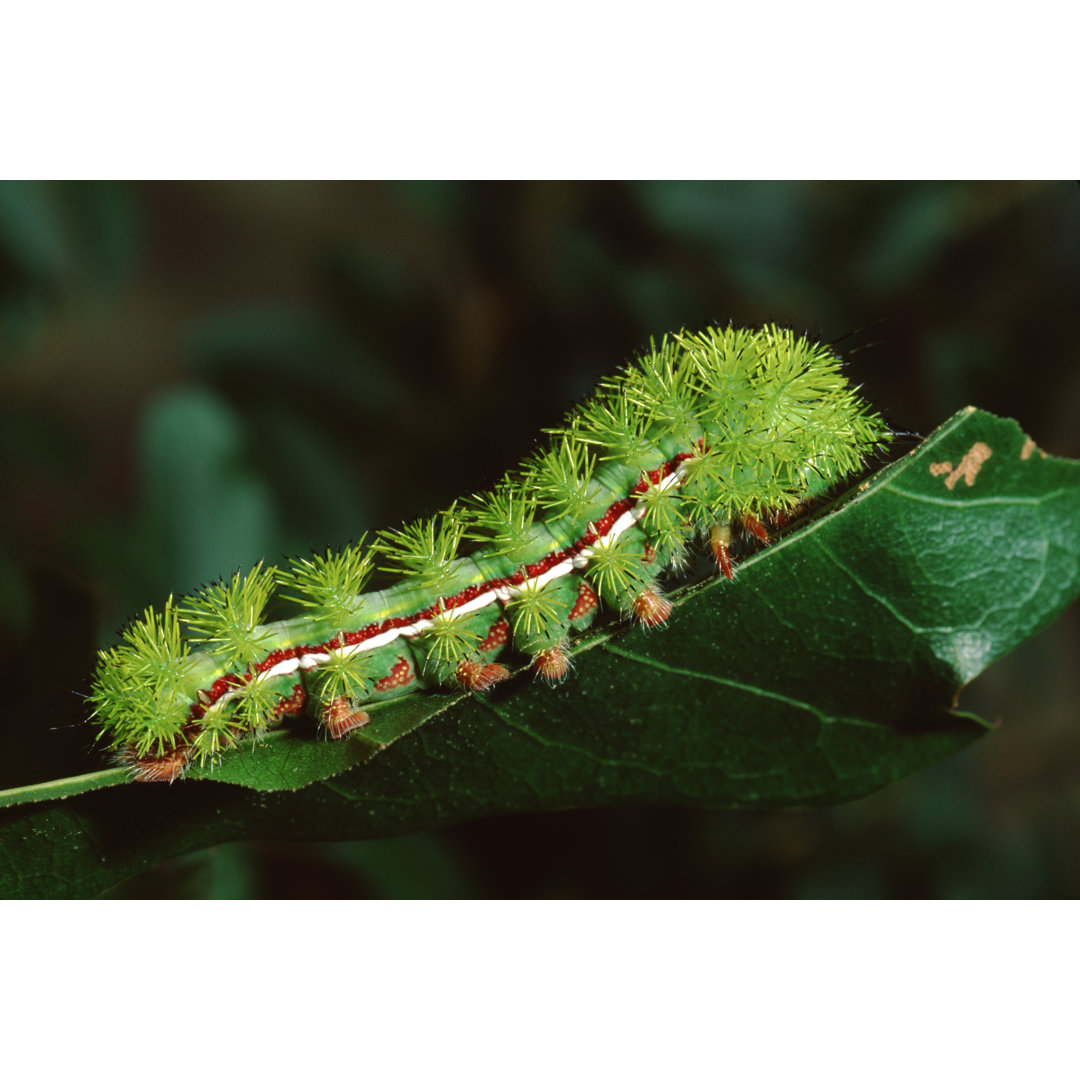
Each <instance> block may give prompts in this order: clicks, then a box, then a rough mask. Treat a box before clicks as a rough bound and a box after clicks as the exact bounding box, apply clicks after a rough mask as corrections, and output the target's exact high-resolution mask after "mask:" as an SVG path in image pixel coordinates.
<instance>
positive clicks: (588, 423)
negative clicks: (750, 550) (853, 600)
mask: <svg viewBox="0 0 1080 1080" xmlns="http://www.w3.org/2000/svg"><path fill="white" fill-rule="evenodd" d="M545 435H547V436H548V438H547V440H546V442H544V443H543V444H541V445H540V446H539V448H538V449H537V450H536V452H535V453H534V454H533V455H532V456H531V457H529V458H528V459H527V460H526V461H525V462H524V463H523V464H522V465H520V466H519V467H517V468H516V469H514V470H512V471H510V472H508V473H507V474H506V475H505V476H504V477H503V478H502V479H501V480H500V481H499V482H498V483H496V484H495V485H494V486H493V488H492V489H491V490H490V491H487V492H484V493H480V494H474V495H470V496H467V497H463V498H460V499H458V500H456V501H455V502H454V503H453V504H452V505H451V506H449V507H447V508H446V509H444V510H442V511H440V512H438V513H436V514H435V515H433V516H432V517H428V518H424V519H420V520H417V521H413V522H411V523H408V524H405V525H403V526H401V527H400V528H398V529H388V530H383V531H380V532H377V533H376V534H375V536H374V538H373V540H372V542H371V543H366V540H367V536H366V534H365V536H364V537H361V539H360V541H358V542H357V543H355V544H351V545H348V546H346V547H344V548H341V549H338V550H331V549H329V548H327V549H326V550H325V551H323V552H321V553H312V554H310V555H309V556H305V557H299V558H294V559H292V560H290V561H288V562H287V563H286V564H285V565H284V566H282V567H273V566H265V565H263V564H262V563H259V564H258V565H256V566H255V567H254V568H253V569H252V570H251V571H250V572H248V573H246V574H241V573H240V572H237V573H235V574H234V575H232V577H231V578H228V579H222V580H220V581H218V582H216V583H214V584H211V585H209V586H208V587H206V588H204V589H203V590H201V591H200V592H198V593H196V594H194V595H192V596H189V597H186V598H182V599H180V600H176V599H174V598H173V597H170V598H169V599H168V600H167V601H166V602H165V604H164V605H163V606H162V607H161V608H160V609H155V608H147V609H146V611H145V612H144V614H143V615H142V616H141V617H140V618H137V619H135V620H134V621H133V622H132V623H131V624H130V625H129V626H128V627H127V628H126V629H125V630H123V632H122V634H121V642H120V644H117V645H114V646H113V647H111V648H108V649H104V650H102V651H101V652H100V653H99V655H98V662H97V667H96V671H95V674H94V681H93V686H92V689H91V692H90V695H89V700H90V702H91V704H92V707H93V711H92V714H91V719H92V720H93V722H94V723H95V725H96V727H97V729H98V739H99V741H101V742H103V743H105V744H106V746H107V747H108V748H109V749H110V750H111V751H112V753H113V754H114V755H115V758H116V760H117V761H119V762H121V763H123V764H125V765H126V766H127V767H128V768H129V769H130V774H131V776H132V778H133V779H135V780H140V781H169V782H171V781H173V780H176V779H177V778H179V777H180V776H182V775H183V773H184V771H185V769H186V768H187V767H188V766H189V764H191V763H192V762H196V763H199V764H207V763H209V764H211V765H212V764H213V763H214V762H215V761H217V760H218V759H219V757H220V755H222V754H224V753H226V752H228V751H230V750H232V749H233V748H235V747H236V746H237V745H238V744H239V743H240V742H241V740H245V739H251V738H254V739H255V740H258V739H259V738H260V737H261V736H262V735H263V734H264V733H265V732H266V731H267V730H268V729H269V728H271V727H273V726H275V725H278V724H280V723H282V722H284V721H285V720H286V719H287V718H290V717H294V716H298V715H300V714H304V713H306V714H307V715H308V716H309V717H310V718H311V719H312V720H314V721H315V723H316V724H317V726H318V730H319V731H320V732H321V733H322V734H324V735H325V736H326V737H328V738H331V739H341V738H345V737H347V736H348V735H349V733H350V732H351V731H354V730H356V729H357V728H359V727H362V726H363V725H364V724H366V723H368V721H369V719H370V717H369V714H368V713H367V712H366V711H365V706H366V705H368V704H369V703H372V702H376V701H379V700H383V699H387V698H391V697H395V696H397V695H400V694H405V693H409V692H412V691H415V690H418V689H432V688H436V687H455V688H463V689H465V690H469V691H477V692H480V691H484V690H487V689H488V688H490V687H492V686H494V685H495V684H497V683H499V682H501V681H503V680H504V679H507V678H508V677H509V676H510V669H509V668H508V667H507V666H506V664H504V663H502V662H500V661H503V660H506V659H507V658H508V657H513V656H518V657H521V658H528V660H529V663H530V665H531V667H532V669H533V671H534V672H535V674H536V676H537V677H538V678H540V679H543V680H546V681H547V682H549V683H552V684H556V683H559V682H561V681H562V680H563V679H564V678H565V677H566V676H567V674H568V672H569V669H570V654H569V643H570V641H571V639H572V637H573V635H575V634H578V633H580V632H581V631H583V630H585V629H586V628H588V627H589V626H590V625H591V624H592V622H593V621H594V619H595V618H596V617H597V615H598V613H599V612H600V611H601V610H605V609H606V610H608V611H610V612H612V613H617V614H618V615H619V616H622V617H629V618H632V619H634V620H636V621H637V622H638V623H639V624H641V625H642V626H644V627H657V626H660V625H661V624H663V623H664V622H665V621H666V620H667V619H668V617H669V615H670V614H671V610H672V605H671V601H670V600H669V599H667V597H666V596H665V595H664V589H663V587H662V585H661V575H662V574H664V573H665V572H667V571H674V572H678V571H679V570H680V569H681V568H684V567H685V566H686V565H687V562H688V558H689V555H688V552H689V551H690V545H691V544H692V543H693V542H695V541H698V540H701V539H704V541H705V542H706V546H705V550H707V552H709V553H710V556H709V557H710V558H711V560H712V562H713V563H714V564H715V566H716V567H717V569H718V571H719V572H720V573H722V574H724V575H725V576H726V577H727V578H729V579H730V578H733V577H734V572H735V571H734V563H733V550H732V545H733V539H735V538H738V537H739V536H740V535H743V536H748V537H750V538H751V539H752V540H755V541H758V542H762V543H767V542H768V540H769V536H770V529H771V528H773V527H776V526H782V525H783V524H784V523H785V522H786V520H787V519H788V518H789V517H791V516H792V515H793V514H795V513H797V512H798V511H799V510H800V509H801V508H802V507H803V506H805V505H806V504H807V503H808V502H809V501H810V500H813V499H815V498H817V497H819V496H821V495H823V494H825V493H826V492H827V491H828V490H829V489H830V488H832V487H834V486H835V485H836V484H837V482H838V481H840V480H842V479H843V478H844V477H846V476H848V475H849V474H851V473H852V472H853V471H855V470H857V469H858V468H859V467H860V466H862V465H863V463H864V462H865V461H866V459H867V458H868V456H869V455H871V454H872V453H874V452H876V451H878V450H879V449H881V448H882V447H883V446H885V445H886V443H887V442H888V440H889V438H890V432H889V428H888V426H887V425H886V424H885V422H884V421H883V420H882V419H881V417H880V416H879V415H878V414H877V413H876V412H874V411H872V410H871V409H870V408H869V407H868V406H867V405H866V404H865V403H864V402H863V401H862V400H861V399H860V398H859V396H858V393H857V389H856V388H854V387H852V386H851V385H850V384H849V383H848V381H847V379H846V378H845V376H844V374H843V373H842V371H841V361H840V359H839V357H838V356H837V355H836V354H835V353H834V352H832V351H831V350H830V349H829V348H828V347H827V346H825V345H823V344H820V343H816V342H814V341H812V340H810V339H809V338H808V337H805V336H796V335H795V334H794V333H793V332H792V331H791V330H786V329H779V328H777V327H776V326H775V325H767V326H765V327H763V328H761V329H757V330H750V329H735V328H731V327H726V328H720V327H716V328H710V329H707V330H704V331H701V332H688V331H686V330H683V331H680V332H678V333H674V334H670V335H665V336H664V337H663V338H662V339H661V340H660V342H659V344H657V343H656V341H655V340H652V341H651V342H650V348H649V349H648V351H646V352H642V353H641V354H640V355H638V356H637V358H636V359H635V360H634V362H632V363H630V364H629V365H627V366H626V367H624V368H623V369H622V370H621V371H620V372H619V373H617V374H616V375H613V376H611V377H609V378H607V379H605V380H603V381H602V382H601V383H600V385H599V386H598V387H597V389H596V390H595V391H594V392H593V393H592V395H591V396H589V397H588V398H587V399H586V400H585V401H584V402H582V403H581V404H579V405H578V406H577V407H575V408H574V409H573V410H571V411H570V412H569V413H568V414H567V415H566V417H565V418H564V419H563V421H562V423H561V424H560V425H559V426H558V427H556V428H554V429H549V430H547V431H546V432H545ZM377 574H378V575H380V577H379V578H375V577H374V575H377ZM373 580H374V581H375V582H376V583H377V584H378V586H379V587H378V588H374V589H371V591H365V589H368V588H369V584H370V583H372V582H373ZM272 604H276V605H278V606H279V607H280V606H282V605H289V606H290V608H291V610H286V611H285V613H284V617H283V618H280V619H277V620H276V621H263V620H264V618H265V614H266V612H267V609H268V607H270V606H271V605H272Z"/></svg>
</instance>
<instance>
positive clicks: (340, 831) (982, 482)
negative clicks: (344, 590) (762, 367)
mask: <svg viewBox="0 0 1080 1080" xmlns="http://www.w3.org/2000/svg"><path fill="white" fill-rule="evenodd" d="M1078 521H1080V463H1076V462H1070V461H1063V460H1059V459H1054V458H1045V457H1043V455H1042V454H1041V452H1040V451H1039V450H1038V449H1037V448H1035V447H1034V444H1033V443H1031V441H1030V440H1028V439H1027V438H1026V437H1025V435H1024V434H1023V432H1021V431H1020V429H1019V427H1018V426H1017V425H1016V424H1015V423H1014V422H1013V421H1011V420H1001V419H998V418H997V417H994V416H991V415H989V414H987V413H981V412H977V411H975V410H973V409H969V410H965V411H964V412H961V413H959V414H958V415H957V416H955V417H953V418H952V419H951V420H950V421H948V422H947V423H946V424H945V425H943V426H942V427H941V428H940V429H939V430H938V431H936V432H935V433H934V434H933V435H932V436H931V437H930V438H929V439H927V440H926V442H925V443H923V444H922V446H921V447H920V448H919V449H918V451H917V452H915V453H913V454H910V455H908V456H907V457H905V458H903V459H902V460H900V461H899V462H897V463H895V464H894V465H892V466H890V467H889V468H887V469H885V470H883V471H881V472H880V473H878V474H877V475H875V476H874V477H871V478H870V480H868V481H867V482H865V483H864V484H862V485H860V486H859V488H858V489H857V490H856V491H855V492H853V493H851V494H850V497H848V498H847V499H846V500H845V502H844V505H843V506H842V507H841V508H839V509H837V510H836V511H835V512H824V513H821V514H820V515H818V516H817V517H816V518H815V519H814V520H812V521H810V522H807V523H804V524H803V525H802V526H801V527H798V528H795V529H793V530H792V531H791V535H790V536H788V537H786V538H783V539H781V540H778V541H776V542H775V543H774V544H773V545H772V546H771V547H770V548H768V549H767V550H765V551H763V552H761V553H760V554H758V555H756V556H754V557H753V558H750V559H748V560H747V561H746V562H745V563H744V564H743V565H742V567H741V568H740V570H739V573H738V577H737V579H736V581H735V582H734V583H730V582H727V581H726V580H724V579H721V578H713V579H710V580H708V581H707V582H705V583H701V584H696V585H692V586H689V587H687V588H685V589H683V590H680V591H676V592H674V593H672V599H674V600H675V602H676V608H675V612H674V614H673V616H672V619H671V621H670V623H669V625H668V626H667V627H666V628H664V629H662V630H659V631H651V632H646V631H643V630H641V629H630V630H626V629H623V628H612V627H606V628H602V629H601V630H599V631H598V632H596V633H594V634H591V635H586V636H584V637H582V638H581V639H579V640H578V641H577V642H576V643H575V649H574V660H575V665H576V673H575V675H574V677H573V678H571V679H570V680H568V681H567V682H566V683H564V684H563V685H562V686H560V687H558V688H556V689H554V690H552V689H549V688H547V687H546V686H543V685H538V684H535V683H533V682H531V681H530V680H529V678H528V677H527V676H526V675H525V674H523V673H522V674H519V675H518V676H517V677H516V678H515V679H513V680H511V681H510V682H509V683H506V684H503V685H502V686H500V687H498V688H496V689H495V690H494V691H492V692H491V693H490V694H489V695H488V696H473V695H467V694H415V695H412V696H409V697H405V698H401V699H399V700H397V701H393V702H388V703H383V704H380V705H376V706H373V707H372V708H371V709H370V712H371V715H372V721H371V723H370V724H369V725H368V726H367V727H365V728H363V729H361V730H360V731H358V732H356V733H355V734H354V735H353V736H352V737H350V738H349V739H347V740H345V741H344V742H342V743H324V742H320V741H318V740H316V739H315V738H313V737H312V735H311V733H310V731H305V732H276V733H274V734H273V735H271V736H270V737H269V738H268V739H267V740H266V742H265V743H264V744H262V745H260V746H259V747H257V748H254V749H251V750H241V751H238V752H235V753H232V754H230V755H227V756H226V759H225V760H224V761H223V762H222V764H221V765H219V766H218V767H217V768H215V770H214V771H213V772H212V773H211V772H209V771H207V770H193V771H192V773H191V774H189V778H187V779H185V780H184V781H182V782H180V783H178V784H175V785H172V786H167V785H156V784H155V785H133V784H128V783H126V782H125V777H124V774H123V772H122V771H121V770H119V769H112V770H105V771H103V772H100V773H95V774H91V775H90V776H87V777H75V778H71V779H68V780H60V781H55V782H53V783H52V784H48V785H36V786H34V787H30V788H23V789H16V790H12V791H9V792H0V807H4V806H6V807H7V808H6V809H3V810H0V883H2V887H0V894H2V895H5V896H28V897H29V896H90V895H98V894H100V893H101V892H102V891H104V890H106V889H108V888H109V887H111V886H113V885H115V884H117V883H119V882H120V881H123V880H124V879H126V878H128V877H130V876H132V875H134V874H136V873H137V872H139V871H140V870H142V869H143V868H144V867H146V866H149V865H153V864H154V863H156V862H159V861H161V860H163V859H166V858H170V857H173V856H176V855H179V854H182V853H184V852H189V851H193V850H197V849H198V848H200V847H204V846H207V845H210V844H216V843H221V842H224V841H228V840H234V839H241V838H266V837H277V838H282V839H321V840H331V839H364V838H370V837H377V836H389V835H394V834H398V833H403V832H408V831H411V830H414V829H422V828H427V827H430V826H436V825H445V824H449V823H451V822H455V821H461V820H465V819H468V818H475V817H479V816H483V815H488V814H503V813H507V812H513V811H526V810H542V809H551V808H556V807H559V808H565V807H585V806H600V805H613V804H626V803H666V804H676V805H682V806H697V807H716V808H720V807H759V808H761V807H781V806H810V805H825V804H831V803H836V802H841V801H844V800H849V799H855V798H859V797H860V796H863V795H866V794H869V793H870V792H873V791H875V790H877V789H878V788H880V787H882V786H884V785H886V784H888V783H891V782H893V781H896V780H898V779H900V778H902V777H904V776H906V775H908V774H910V773H912V772H914V771H916V770H918V769H921V768H924V767H926V766H928V765H931V764H933V763H934V762H937V761H939V760H941V759H942V758H944V757H946V756H947V755H949V754H952V753H954V752H955V751H958V750H960V749H961V748H963V747H964V746H966V745H967V744H968V743H970V742H971V741H972V740H974V739H976V738H978V737H979V736H980V735H982V734H983V733H985V732H986V731H987V730H989V727H990V725H988V724H987V723H985V722H984V721H982V720H979V719H978V718H977V717H974V716H971V715H968V714H965V713H963V712H960V711H957V710H956V709H955V702H956V698H957V697H958V695H959V692H960V690H961V689H962V687H963V686H964V685H965V684H966V683H967V682H968V681H969V680H971V679H972V678H974V677H975V676H976V675H977V674H978V673H979V672H980V671H981V670H983V668H985V667H986V665H987V664H989V663H991V662H992V661H993V660H994V659H996V658H997V657H998V656H1001V655H1002V654H1003V653H1004V652H1006V651H1008V650H1009V649H1011V648H1012V647H1013V646H1015V645H1016V644H1018V643H1019V642H1020V641H1022V640H1023V639H1024V638H1025V637H1027V636H1029V635H1030V634H1032V633H1034V632H1035V631H1036V630H1037V629H1038V628H1039V627H1041V626H1043V625H1044V624H1045V623H1047V622H1049V621H1050V620H1051V619H1052V618H1053V617H1054V616H1055V615H1057V614H1058V613H1059V612H1060V611H1061V610H1062V609H1063V608H1064V607H1065V606H1066V605H1067V604H1068V603H1069V602H1070V601H1071V600H1072V599H1073V598H1074V597H1075V596H1076V595H1077V593H1078V592H1080V529H1078V528H1077V522H1078ZM20 804H21V805H20Z"/></svg>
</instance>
